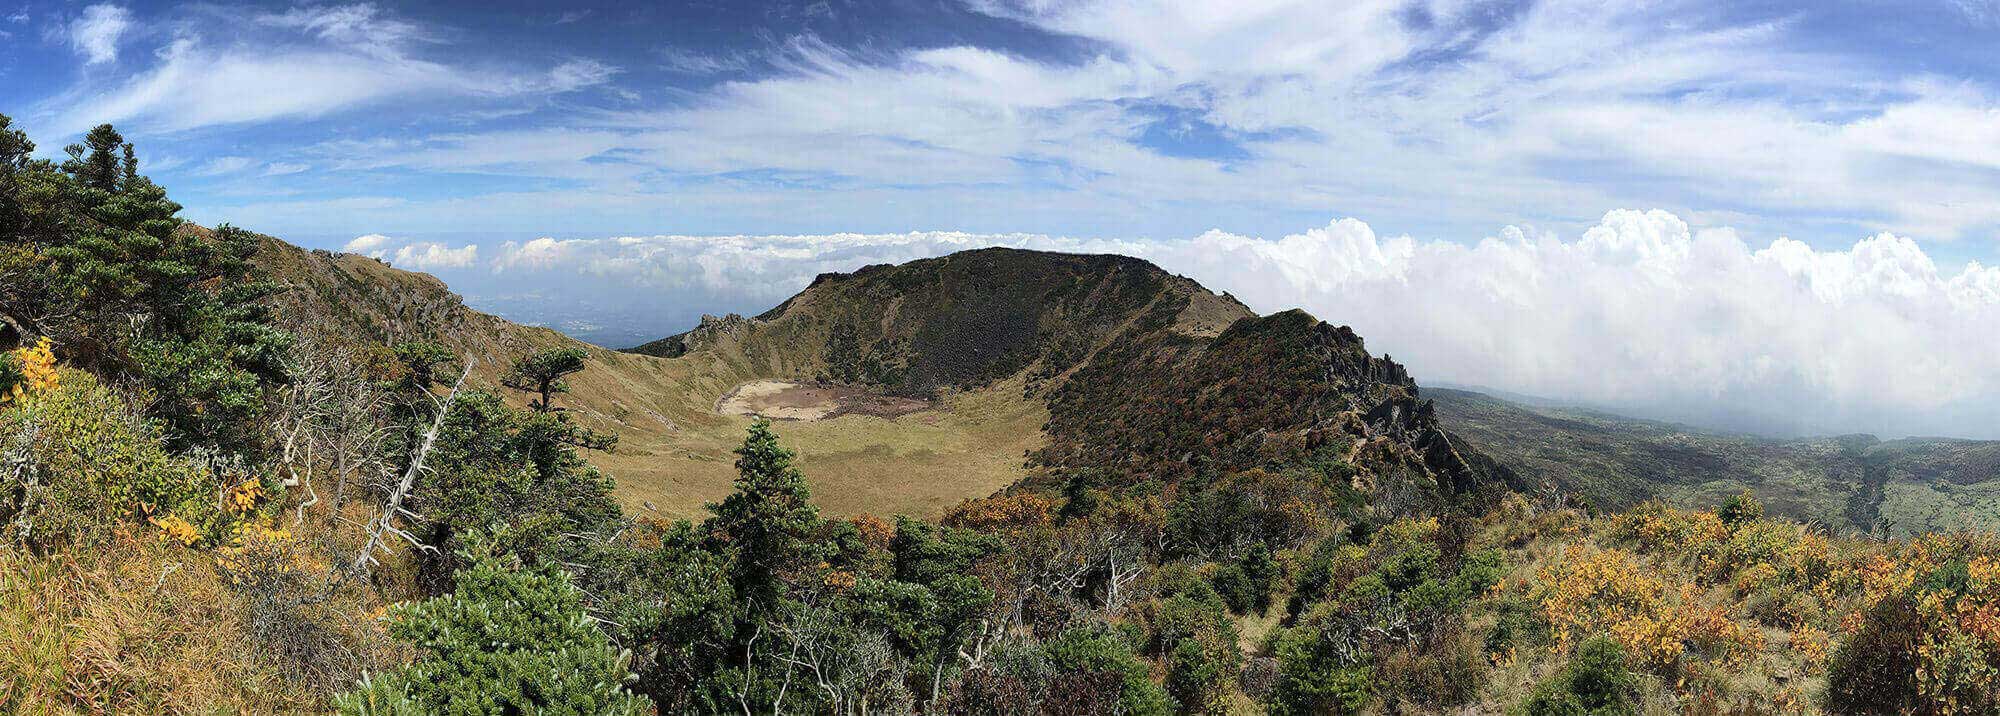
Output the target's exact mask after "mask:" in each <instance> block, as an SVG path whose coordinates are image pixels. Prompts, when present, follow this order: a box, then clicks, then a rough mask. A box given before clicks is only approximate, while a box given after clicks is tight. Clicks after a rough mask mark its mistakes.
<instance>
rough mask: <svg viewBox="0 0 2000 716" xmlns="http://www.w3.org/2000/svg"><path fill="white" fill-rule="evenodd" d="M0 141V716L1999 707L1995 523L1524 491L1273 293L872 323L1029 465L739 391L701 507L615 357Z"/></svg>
mask: <svg viewBox="0 0 2000 716" xmlns="http://www.w3.org/2000/svg"><path fill="white" fill-rule="evenodd" d="M6 125H7V122H6V121H5V120H4V118H0V159H4V161H0V221H4V222H5V223H4V224H0V230H4V233H0V275H4V276H5V277H6V281H5V283H0V293H4V295H0V298H4V299H5V300H4V303H0V315H4V317H5V319H6V320H5V325H6V329H5V330H6V333H5V336H6V338H5V340H6V346H5V348H4V349H0V712H6V713H37V714H39V713H146V714H153V713H160V714H211V713H342V714H649V713H670V714H680V713H777V714H794V713H797V714H815V713H836V714H864V713H873V714H882V713H926V714H943V713H952V714H961V713H963V714H1051V715H1055V714H1171V713H1200V714H1207V713H1274V714H1344V713H1356V714H1364V713H1384V714H1386V713H1434V714H1459V713H1496V714H1497V713H1510V714H1524V715H1529V716H1543V715H1548V714H1565V715H1568V714H1675V713H1681V714H1765V713H1837V714H1851V713H1852V714H1876V713H1880V714H1903V713H1909V714H1983V713H1994V712H1995V711H1996V709H2000V540H1996V539H1995V538H1994V537H1993V536H1991V535H1988V534H1982V533H1953V534H1923V535H1918V536H1914V537H1910V538H1906V539H1896V540H1881V539H1871V538H1864V537H1851V536H1841V535H1835V534H1830V533H1828V532H1827V531H1826V530H1824V529H1823V528H1821V527H1818V526H1814V525H1811V524H1804V523H1799V522H1794V521H1789V520H1786V519H1782V518H1774V517H1771V516H1769V515H1766V514H1765V510H1764V507H1763V506H1762V505H1761V504H1760V503H1759V502H1758V501H1757V500H1756V499H1755V497H1754V496H1751V495H1749V494H1738V495H1734V496H1732V497H1730V498H1729V499H1727V500H1723V501H1717V502H1714V503H1712V504H1707V505H1702V506H1700V508H1699V509H1686V508H1676V507H1670V506H1667V505H1666V504H1663V503H1659V502H1644V503H1640V504H1638V505H1637V506H1635V507H1633V508H1632V509H1629V510H1626V511H1622V512H1605V513H1597V512H1591V511H1588V510H1584V509H1580V508H1579V507H1578V506H1577V505H1578V504H1579V503H1578V502H1577V501H1576V500H1574V499H1573V497H1572V496H1571V495H1569V494H1567V493H1564V492H1562V491H1560V490H1546V491H1537V492H1536V493H1535V494H1534V496H1532V497H1530V496H1527V495H1524V494H1523V493H1521V492H1519V491H1516V490H1515V489H1513V488H1515V487H1517V485H1515V484H1514V482H1513V481H1512V480H1510V479H1508V478H1507V474H1508V473H1506V472H1505V471H1504V470H1503V469H1501V468H1497V467H1494V466H1492V465H1489V464H1487V463H1485V462H1484V461H1483V459H1481V458H1479V457H1478V453H1477V452H1476V451H1473V450H1471V449H1470V448H1467V447H1464V446H1463V445H1462V444H1461V443H1460V441H1459V440H1457V439H1456V438H1455V437H1454V436H1453V435H1452V434H1450V433H1448V432H1447V431H1445V430H1444V429H1443V427H1442V426H1443V424H1442V423H1441V422H1440V421H1439V420H1438V418H1437V416H1436V415H1435V414H1434V413H1433V412H1432V411H1431V409H1430V408H1429V406H1428V404H1424V403H1420V402H1418V401H1417V400H1416V394H1415V385H1414V383H1412V382H1411V381H1410V380H1409V378H1408V376H1406V375H1404V374H1403V373H1402V371H1401V369H1400V368H1398V367H1396V365H1395V364H1394V363H1392V362H1390V361H1388V360H1387V359H1386V358H1380V359H1378V358H1373V357H1370V356H1369V355H1368V354H1367V353H1366V352H1365V351H1363V350H1362V349H1361V345H1360V341H1359V338H1358V337H1356V336H1354V335H1353V334H1352V333H1351V332H1346V331H1344V330H1343V329H1335V328H1333V327H1330V326H1326V325H1325V324H1321V323H1319V322H1317V321H1314V320H1311V319H1310V318H1308V317H1305V316H1303V315H1302V314H1280V315H1277V316H1272V317H1267V318H1262V319H1243V320H1236V321H1235V322H1234V325H1233V326H1231V327H1229V328H1228V329H1227V330H1222V329H1220V327H1213V328H1214V330H1201V331H1178V332H1176V330H1177V329H1174V328H1173V326H1187V325H1190V324H1188V323H1186V322H1185V321H1184V320H1183V319H1184V318H1185V316H1186V315H1187V314H1186V313H1185V311H1184V310H1183V309H1175V310H1176V311H1179V312H1177V313H1173V314H1172V315H1173V316H1174V318H1173V319H1172V320H1168V317H1167V315H1165V314H1160V313H1154V312H1151V311H1140V312H1139V313H1138V314H1136V315H1138V316H1140V317H1151V319H1157V320H1155V322H1152V323H1147V322H1146V321H1134V322H1126V321H1120V322H1119V325H1118V326H1115V327H1109V328H1105V327H1099V328H1092V329H1090V330H1088V331H1085V333H1084V334H1087V335H1090V336H1094V338H1093V339H1092V340H1093V341H1096V342H1095V343H1093V344H1092V345H1091V347H1090V349H1089V352H1090V354H1091V356H1092V357H1091V358H1090V359H1089V360H1081V359H1080V360H1078V361H1076V362H1063V361H1052V362H1046V363H1044V362H1043V361H1044V360H1045V359H1046V358H1047V356H1048V355H1053V354H1045V353H1041V352H1037V353H1035V355H1036V356H1037V357H1036V358H1034V359H1033V360H1030V361H1028V362H1026V363H1018V362H1005V361H1015V360H1016V359H1015V358H1014V357H1009V356H1010V355H1011V354H1008V353H1006V352H1004V351H1003V352H999V353H994V354H990V355H991V356H1000V357H1001V358H1000V359H996V360H1002V361H1003V362H999V363H994V362H987V361H985V360H984V359H981V360H980V361H974V362H972V363H952V362H947V363H940V364H938V365H935V366H931V367H928V368H925V367H923V364H924V362H925V361H927V360H929V359H928V358H924V356H928V355H931V354H930V353H928V352H926V351H927V350H928V349H926V350H925V351H917V352H908V353H895V354H894V355H898V356H901V358H898V359H897V360H903V359H906V358H907V359H913V360H917V362H918V365H917V366H916V367H918V368H922V369H921V370H912V371H909V372H903V373H899V375H903V376H932V377H933V378H936V377H943V376H960V377H964V376H972V377H974V378H980V377H983V376H985V375H987V373H986V372H985V371H987V370H989V369H992V370H999V369H1002V368H1007V367H1010V366H1018V368H1016V369H1015V370H1016V373H1015V374H1014V377H1017V378H1023V380H1022V382H1020V383H1004V385H1007V386H1009V387H1011V388H1013V389H1014V390H1017V391H1040V390H1046V391H1048V392H1049V395H1050V401H1051V402H1050V404H1051V405H1052V408H1051V413H1050V414H1051V417H1052V424H1051V426H1050V428H1049V432H1050V443H1049V445H1050V447H1051V449H1050V450H1049V451H1046V452H1044V453H1042V454H1040V455H1037V456H1032V457H1033V462H1034V465H1035V466H1034V467H1033V468H1031V469H1029V470H1028V473H1029V475H1030V477H1029V479H1027V480H1024V481H1022V482H1021V483H1019V484H1017V485H1015V486H1014V487H1012V488H1010V489H1008V490H1005V491H1003V492H1001V493H999V494H995V495H993V496H990V497H985V498H982V499H975V500H966V501H963V502H960V503H958V504H956V505H955V506H954V507H952V508H951V509H949V510H948V511H946V512H945V514H944V515H943V516H942V517H941V518H940V519H936V520H927V519H923V518H918V517H910V516H897V515H874V514H866V513H855V514H849V515H846V516H842V517H833V516H829V514H828V513H825V512H822V510H821V508H820V505H819V504H818V501H817V500H816V499H815V496H814V491H813V488H814V485H815V474H814V472H813V465H814V463H812V462H811V461H810V460H801V456H800V455H799V454H798V453H797V452H796V451H795V450H794V448H793V444H794V441H793V440H791V439H790V437H789V435H791V434H796V433H797V432H798V431H799V428H798V426H797V425H794V424H788V423H776V424H774V423H771V422H768V421H762V420H759V421H755V422H751V423H749V424H748V427H747V429H745V430H741V431H739V432H737V433H736V435H735V436H734V440H735V445H734V449H733V451H732V453H731V464H730V466H729V469H730V471H731V472H732V473H733V474H734V476H735V479H734V482H733V483H732V485H731V488H730V490H729V491H728V492H727V493H726V494H724V495H723V496H722V497H720V498H718V499H715V500H713V501H711V502H709V503H708V504H706V505H705V506H704V507H702V508H701V510H700V511H699V513H698V514H693V515H690V516H689V517H687V518H684V519H678V520H673V521H667V520H662V519H658V518H657V517H653V516H650V515H646V516H639V515H634V514H632V513H629V512H627V511H626V510H625V509H624V508H623V507H621V505H620V503H619V502H618V501H616V500H614V499H613V498H612V494H613V489H614V487H615V485H614V480H613V478H612V477H610V476H609V475H608V474H606V473H605V472H603V471H601V470H600V469H599V468H598V467H596V466H594V465H593V463H592V462H591V461H590V458H591V457H593V456H597V455H601V454H603V453H604V452H605V451H607V450H614V449H621V448H622V447H623V443H624V440H623V439H622V437H623V436H621V435H618V434H615V433H614V432H613V431H611V430H607V429H605V428H606V427H607V426H615V425H616V424H617V423H616V422H615V421H612V422H609V423H607V422H605V421H600V420H593V419H590V417H589V416H588V415H587V414H586V411H585V410H582V409H579V406H584V405H588V403H586V402H585V401H584V398H585V397H586V396H584V395H580V393H581V392H583V391H586V390H597V389H598V388H597V386H599V385H601V384H600V383H598V382H595V381H596V379H598V378H599V377H600V376H598V375H593V374H594V373H596V374H601V373H609V372H612V371H610V370H607V366H606V364H607V363H610V362H612V361H613V360H614V359H615V357H612V356H608V355H607V354H605V353H602V352H593V351H589V350H585V349H582V348H578V347H575V346H571V345H565V344H561V343H560V342H557V343H554V344H550V345H539V344H536V343H533V342H526V343H513V342H506V341H480V342H476V343H474V342H469V341H467V340H465V337H464V336H456V337H454V336H451V335H435V334H433V335H426V331H424V330H412V329H413V328H416V329H421V328H422V327H424V326H433V327H435V326H436V325H437V324H436V323H435V322H434V321H430V320H428V319H425V320H415V321H410V322H409V323H405V324H396V323H395V322H394V321H388V320H382V316H384V315H390V316H392V317H393V316H403V317H408V316H410V315H417V314H422V311H421V310H419V311H416V313H415V314H406V313H395V311H393V310H390V311H389V312H388V313H387V314H385V313H384V310H387V309H390V308H393V307H394V297H393V296H392V295H391V293H392V292H378V293H376V294H374V295H375V296H376V297H377V298H380V299H382V300H384V301H387V302H388V303H385V304H383V305H381V306H375V307H365V308H367V310H366V311H360V310H357V311H355V312H353V313H351V314H339V315H332V314H328V313H326V312H325V310H326V309H324V308H323V307H322V309H320V310H319V311H318V312H315V311H312V310H302V309H301V308H300V307H301V306H311V305H312V304H313V300H312V299H310V298H309V297H307V298H301V297H299V296H295V295H287V294H286V293H284V292H285V291H287V290H292V291H296V290H298V289H299V288H300V287H301V286H303V285H318V284H310V283H300V282H296V281H292V280H288V278H287V277H293V278H296V277H297V276H299V275H302V274H297V273H291V274H287V273H285V272H283V271H278V270H271V269H263V270H259V269H257V268H256V264H254V263H251V262H249V261H248V259H250V258H252V257H253V256H254V255H255V253H256V251H257V245H258V240H256V239H254V238H253V237H251V236H250V235H248V234H244V233H242V232H237V231H235V230H232V229H228V228H222V229H218V230H216V231H214V232H207V231H193V230H180V227H179V224H178V223H177V221H176V220H175V213H176V211H177V207H175V206H173V205H172V204H171V202H168V201H166V199H165V195H164V193H163V192H162V191H161V190H159V188H158V187H157V186H154V185H153V184H152V183H151V182H150V181H147V180H145V178H144V177H143V175H141V174H139V172H138V169H139V167H137V166H136V164H135V162H133V161H131V160H130V159H129V157H130V156H131V152H130V150H129V149H127V148H126V147H125V145H124V144H123V142H122V140H121V139H120V138H119V137H118V135H117V133H116V131H115V130H114V129H112V128H110V127H100V128H98V129H97V130H94V131H93V132H92V133H91V134H90V136H89V137H88V138H86V142H85V143H84V144H82V145H79V146H78V147H76V148H74V149H73V150H71V152H70V154H71V159H70V160H69V161H67V162H60V163H58V162H49V161H41V160H35V159H33V158H32V154H31V151H32V148H31V147H29V146H28V145H27V143H26V139H25V137H23V136H21V135H20V134H19V133H18V132H13V131H11V130H7V128H6ZM267 247H268V245H267ZM313 260H314V261H321V263H317V264H313V265H311V266H305V267H304V269H305V270H310V271H322V270H334V271H341V272H343V275H345V276H348V277H349V278H350V279H354V280H363V279H362V278H360V277H365V276H367V275H368V274H369V272H372V271H374V269H372V268H370V267H367V266H362V265H360V264H355V265H354V266H352V267H348V268H355V270H354V271H352V272H347V268H343V267H342V265H340V264H339V263H338V262H342V261H345V260H346V258H345V257H333V256H320V257H315V258H314V259H313ZM1078 261H1080V262H1081V263H1079V266H1086V267H1087V266H1091V265H1096V264H1093V263H1091V262H1093V261H1102V260H1100V259H1078ZM1107 265H1110V266H1112V269H1110V270H1114V271H1118V270H1124V269H1121V268H1118V267H1119V266H1124V264H1121V263H1119V262H1116V261H1111V262H1109V263H1108V264H1107ZM357 267H358V268H357ZM295 268H297V267H295ZM1079 270H1081V269H1079ZM882 275H883V276H888V275H892V274H882ZM1107 280H1109V279H1107ZM1113 282H1114V283H1115V281H1113ZM287 287H289V288H287ZM1106 290H1109V289H1106ZM1095 292H1096V289H1093V290H1092V293H1093V295H1096V293H1095ZM809 293H810V292H809ZM1169 293H1171V292H1169ZM938 296H940V297H942V298H939V300H941V301H945V303H946V304H949V305H975V304H977V303H978V300H979V299H978V298H977V297H976V296H973V295H960V294H957V293H952V292H950V291H946V292H944V293H941V294H938ZM1045 298H1046V297H1045ZM1070 298H1071V299H1077V300H1081V299H1080V298H1078V297H1077V296H1074V295H1072V296H1070ZM1211 298H1213V297H1211ZM947 299H948V300H947ZM1034 300H1041V299H1034ZM1063 300H1070V299H1063ZM1032 303H1033V301H1032V300H1030V299H1019V300H1015V299H1009V300H1007V301H1001V302H999V303H998V304H994V305H999V306H1003V307H1004V306H1013V307H1016V308H1018V307H1020V306H1023V305H1031V304H1032ZM1112 303H1116V301H1114V302H1112ZM1112 303H1100V302H1097V300H1096V299H1092V300H1090V301H1083V304H1082V305H1112ZM1147 303H1148V304H1152V303H1153V299H1148V301H1147ZM416 308H421V307H416ZM800 309H801V304H797V303H795V304H792V305H791V307H790V308H788V309H786V313H788V314H789V313H790V312H791V311H796V310H800ZM457 310H458V309H451V310H450V311H446V312H445V313H456V312H457ZM975 313H976V311H975ZM1085 313H1087V311H1086V312H1085ZM423 315H444V314H443V313H433V314H423ZM799 315H805V314H799ZM355 320H365V321H374V322H375V323H372V324H371V325H377V326H388V328H386V329H383V330H377V331H363V330H346V331H328V330H320V329H316V328H315V326H318V325H319V324H316V323H315V321H329V322H340V321H355ZM822 327H824V326H822ZM320 328H323V326H320ZM1100 329H1101V330H1100ZM432 332H433V333H435V331H432ZM921 333H922V331H918V332H917V334H921ZM917 334H912V335H913V336H914V335H917ZM828 335H832V333H828ZM1176 336H1178V337H1176ZM925 340H928V339H925ZM1037 340H1038V341H1039V340H1040V339H1037ZM954 341H956V342H954ZM919 343H921V341H919ZM961 344H963V341H958V339H953V340H947V341H945V342H944V343H941V344H937V345H946V346H950V345H961ZM773 345H774V344H773ZM913 345H914V344H913ZM923 345H931V344H923ZM1035 345H1038V346H1043V347H1048V346H1061V345H1067V344H1066V343H1065V342H1064V341H1063V340H1061V339H1051V341H1049V342H1037V343H1036V344H1035ZM1037 350H1038V351H1039V350H1040V349H1039V348H1038V349H1037ZM740 355H750V354H748V353H745V354H740ZM879 355H890V354H879ZM982 355H986V354H982ZM1062 355H1068V354H1067V353H1063V354H1062ZM989 357H990V356H989ZM627 358H629V359H630V360H634V361H639V360H642V357H639V356H629V357H627ZM643 360H645V361H654V360H660V359H654V358H643ZM1037 364H1040V365H1045V366H1053V367H1059V368H1061V370H1056V371H1051V372H1047V373H1044V374H1042V375H1040V376H1038V378H1037V379H1038V380H1040V381H1043V382H1042V383H1041V384H1040V385H1039V387H1035V386H1030V385H1029V384H1028V382H1027V380H1026V379H1025V378H1024V377H1023V375H1022V374H1023V373H1033V372H1034V371H1035V370H1036V365H1037ZM827 365H829V366H830V365H834V364H827ZM967 366H973V368H967ZM996 366H997V367H996ZM1063 366H1067V367H1063ZM683 367H685V366H683ZM662 370H664V369H662ZM965 370H970V371H971V372H961V371H965ZM931 379H932V378H923V380H931ZM953 379H954V380H956V379H957V378H953ZM1010 380H1012V378H1010ZM597 399H601V398H597Z"/></svg>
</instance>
